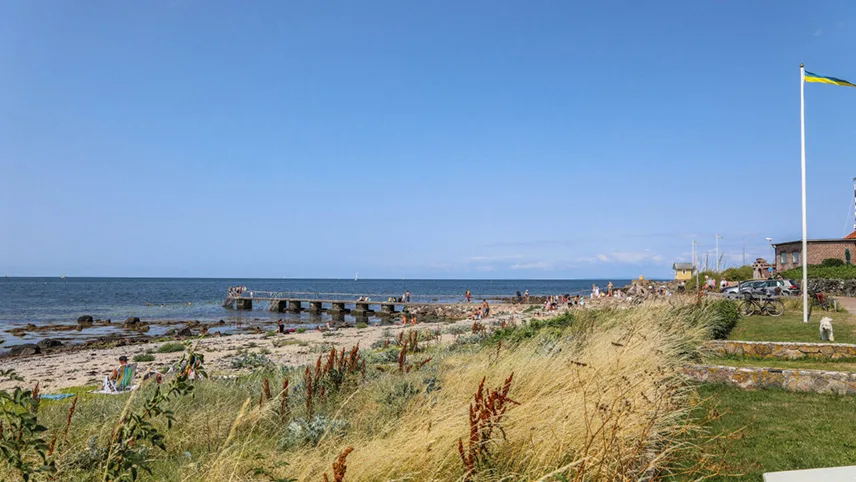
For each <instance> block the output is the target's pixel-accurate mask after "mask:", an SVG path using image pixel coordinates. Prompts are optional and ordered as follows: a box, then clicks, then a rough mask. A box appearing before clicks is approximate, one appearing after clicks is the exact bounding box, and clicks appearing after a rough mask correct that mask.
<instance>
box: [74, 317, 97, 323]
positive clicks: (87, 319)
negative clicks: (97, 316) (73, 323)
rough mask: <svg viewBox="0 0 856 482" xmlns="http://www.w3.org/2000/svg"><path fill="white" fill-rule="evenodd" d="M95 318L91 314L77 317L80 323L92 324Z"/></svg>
mask: <svg viewBox="0 0 856 482" xmlns="http://www.w3.org/2000/svg"><path fill="white" fill-rule="evenodd" d="M94 321H95V320H93V319H92V316H90V315H83V316H81V317H80V318H78V319H77V324H78V325H91V324H92V323H93V322H94Z"/></svg>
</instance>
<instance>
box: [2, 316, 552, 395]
mask: <svg viewBox="0 0 856 482" xmlns="http://www.w3.org/2000/svg"><path fill="white" fill-rule="evenodd" d="M473 307H474V308H475V304H473ZM524 308H525V306H522V305H512V304H498V305H495V306H492V309H494V310H495V311H494V312H495V313H496V314H495V315H494V316H492V317H491V318H489V319H486V320H483V321H482V322H483V323H500V322H501V321H502V320H514V321H519V320H521V319H522V315H521V312H522V311H523V309H524ZM532 316H537V314H534V313H533V314H532ZM472 323H473V322H472V320H468V319H466V320H458V321H451V322H436V323H419V324H417V325H394V324H385V325H375V326H368V327H366V328H339V329H334V330H327V331H317V330H311V331H306V332H303V333H289V334H277V335H274V336H267V335H265V334H236V335H231V336H222V337H214V336H211V337H204V338H192V339H189V340H185V342H188V343H195V344H196V346H197V351H198V352H200V353H202V354H204V355H205V366H206V369H207V371H208V373H209V375H211V376H222V375H241V374H245V373H247V372H248V371H249V370H248V369H235V368H232V360H233V359H234V357H235V356H236V355H238V354H239V352H248V353H261V354H263V355H264V356H266V357H267V358H268V359H269V360H271V361H272V362H273V363H275V364H277V365H284V366H300V365H303V364H306V363H309V362H312V361H314V360H315V359H316V358H317V357H318V354H319V353H320V352H321V350H322V349H323V348H324V347H328V348H329V347H331V346H336V347H351V346H353V345H355V344H357V343H359V345H360V346H361V347H364V348H368V347H370V346H371V344H372V343H374V342H375V341H377V340H380V339H383V338H394V337H396V336H398V333H399V332H401V331H407V330H413V329H416V330H419V331H429V332H434V333H436V332H439V340H438V342H440V343H446V342H451V341H453V340H454V338H455V335H454V334H452V333H451V332H452V331H459V332H460V331H462V330H463V331H466V330H469V329H470V327H471V326H472ZM174 341H179V340H174ZM174 341H169V340H166V341H159V342H156V343H154V342H152V343H139V344H133V345H125V346H119V347H113V348H91V349H84V348H79V349H74V350H61V351H56V352H49V353H44V354H36V355H29V356H22V357H9V358H5V359H0V370H8V369H14V370H15V371H16V372H17V373H18V375H20V376H21V377H23V378H24V384H25V385H30V386H31V385H35V383H36V382H39V387H40V390H41V391H42V392H43V393H54V392H57V391H60V390H62V389H64V388H69V387H79V386H86V385H100V384H101V383H102V381H103V380H104V376H105V375H108V374H109V373H110V370H112V369H113V368H114V367H115V366H116V365H118V361H117V360H118V358H119V356H122V355H124V356H127V357H128V359H129V360H132V359H133V357H134V356H136V355H142V354H145V353H151V354H153V355H154V357H155V360H154V361H150V362H136V363H137V377H138V379H141V378H142V376H143V375H145V374H146V373H147V372H153V371H158V370H163V369H164V368H165V367H169V366H171V365H173V364H174V363H176V362H177V361H178V360H179V359H180V358H181V356H182V352H174V353H157V349H158V347H160V346H161V345H163V344H165V343H174ZM19 384H20V382H14V381H9V380H3V381H0V389H9V388H12V387H14V386H15V385H19Z"/></svg>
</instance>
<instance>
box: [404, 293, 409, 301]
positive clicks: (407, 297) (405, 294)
mask: <svg viewBox="0 0 856 482" xmlns="http://www.w3.org/2000/svg"><path fill="white" fill-rule="evenodd" d="M404 302H405V303H410V290H406V291H405V292H404Z"/></svg>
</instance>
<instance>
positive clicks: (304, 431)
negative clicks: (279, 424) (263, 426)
mask: <svg viewBox="0 0 856 482" xmlns="http://www.w3.org/2000/svg"><path fill="white" fill-rule="evenodd" d="M347 425H348V423H347V422H345V421H344V420H336V419H330V418H327V417H322V416H315V417H312V420H306V419H305V418H298V419H295V420H294V421H292V422H291V423H289V424H288V426H286V427H285V433H284V434H283V435H282V438H280V439H279V448H280V450H288V449H290V448H292V447H298V446H301V445H313V446H314V445H317V444H318V442H319V441H320V440H321V437H322V436H323V435H324V434H325V433H327V432H328V431H329V432H330V433H329V434H328V435H327V436H328V437H331V436H336V435H341V434H343V433H344V432H345V427H346V426H347Z"/></svg>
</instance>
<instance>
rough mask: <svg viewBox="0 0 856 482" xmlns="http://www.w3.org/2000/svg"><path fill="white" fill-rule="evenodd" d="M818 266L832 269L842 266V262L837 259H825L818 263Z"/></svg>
mask: <svg viewBox="0 0 856 482" xmlns="http://www.w3.org/2000/svg"><path fill="white" fill-rule="evenodd" d="M820 265H821V266H823V267H824V268H834V267H836V266H844V261H842V260H840V259H838V258H826V259H824V260H823V261H821V262H820Z"/></svg>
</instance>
